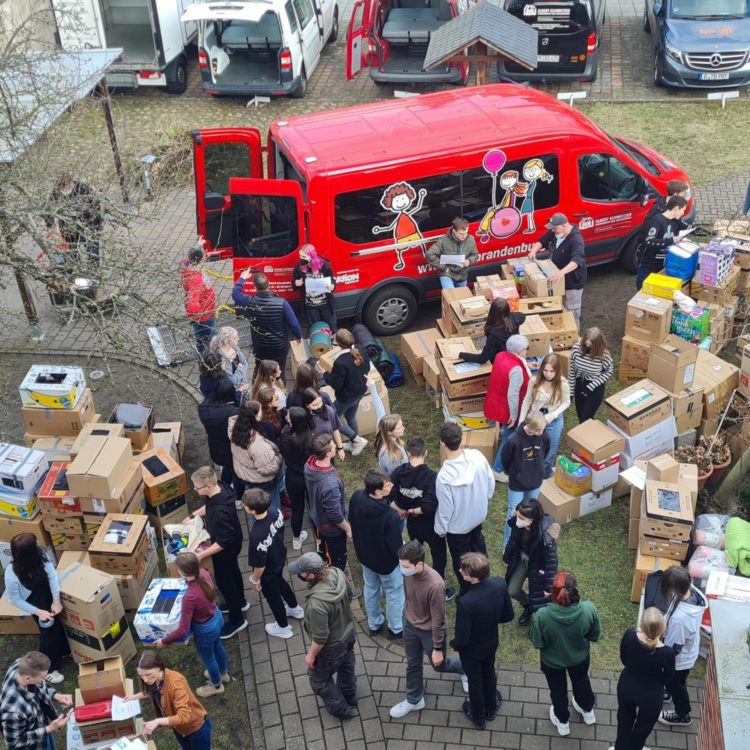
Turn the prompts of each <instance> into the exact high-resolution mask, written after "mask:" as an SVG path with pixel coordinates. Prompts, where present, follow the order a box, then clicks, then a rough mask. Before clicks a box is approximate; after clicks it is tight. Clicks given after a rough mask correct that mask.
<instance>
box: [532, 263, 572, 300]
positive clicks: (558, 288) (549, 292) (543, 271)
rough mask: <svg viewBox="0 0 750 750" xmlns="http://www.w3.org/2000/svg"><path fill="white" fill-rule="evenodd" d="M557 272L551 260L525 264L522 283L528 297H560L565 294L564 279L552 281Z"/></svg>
mask: <svg viewBox="0 0 750 750" xmlns="http://www.w3.org/2000/svg"><path fill="white" fill-rule="evenodd" d="M558 271H559V269H558V267H557V266H556V265H555V264H554V263H553V262H552V261H551V260H538V261H535V262H533V263H525V264H524V266H523V281H524V285H525V287H526V289H528V291H529V296H530V297H562V296H563V295H564V294H565V279H559V280H558V281H552V276H554V275H555V274H556V273H557V272H558Z"/></svg>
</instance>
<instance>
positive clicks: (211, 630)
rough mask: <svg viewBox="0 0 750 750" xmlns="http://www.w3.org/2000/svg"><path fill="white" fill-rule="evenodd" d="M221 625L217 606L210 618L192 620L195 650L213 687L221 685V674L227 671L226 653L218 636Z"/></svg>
mask: <svg viewBox="0 0 750 750" xmlns="http://www.w3.org/2000/svg"><path fill="white" fill-rule="evenodd" d="M223 625H224V617H223V616H222V614H221V612H220V610H219V608H218V607H217V608H216V612H214V616H213V617H212V618H211V619H210V620H208V621H207V622H194V623H193V627H192V631H193V638H194V639H195V650H196V651H197V652H198V656H200V658H201V661H202V662H203V666H204V667H205V668H206V669H207V670H208V678H209V679H210V680H211V684H212V685H213V686H214V687H219V685H221V675H223V674H226V671H227V655H226V652H225V651H224V646H223V645H222V643H221V638H220V637H219V636H220V635H221V628H222V626H223Z"/></svg>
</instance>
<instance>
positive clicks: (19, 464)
mask: <svg viewBox="0 0 750 750" xmlns="http://www.w3.org/2000/svg"><path fill="white" fill-rule="evenodd" d="M48 467H49V462H48V461H47V456H45V455H44V453H42V452H41V451H35V450H34V449H33V448H25V447H24V446H22V445H13V444H11V443H0V489H2V491H3V492H7V493H10V494H13V495H18V496H23V497H30V496H31V495H33V494H34V493H35V492H36V489H37V487H38V486H39V484H40V483H41V481H42V478H43V477H44V475H45V473H46V471H47V469H48Z"/></svg>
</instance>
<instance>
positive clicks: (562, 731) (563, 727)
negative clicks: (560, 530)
mask: <svg viewBox="0 0 750 750" xmlns="http://www.w3.org/2000/svg"><path fill="white" fill-rule="evenodd" d="M266 627H267V626H266ZM549 720H550V721H551V722H552V723H553V724H554V725H555V726H556V727H557V733H558V734H559V735H560V736H561V737H567V736H568V735H569V734H570V724H563V723H562V722H561V721H560V720H559V719H558V718H557V716H555V707H554V706H550V707H549Z"/></svg>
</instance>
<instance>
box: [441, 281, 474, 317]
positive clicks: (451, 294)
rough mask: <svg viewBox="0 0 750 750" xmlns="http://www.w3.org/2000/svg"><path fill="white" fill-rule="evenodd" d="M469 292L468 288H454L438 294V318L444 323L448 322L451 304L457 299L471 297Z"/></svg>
mask: <svg viewBox="0 0 750 750" xmlns="http://www.w3.org/2000/svg"><path fill="white" fill-rule="evenodd" d="M472 296H473V295H472V293H471V290H470V289H469V288H468V287H465V286H461V287H454V288H452V289H443V290H441V292H440V317H441V318H442V319H443V321H444V322H447V321H449V320H450V317H451V316H450V309H451V302H454V301H455V300H459V299H468V298H469V297H472Z"/></svg>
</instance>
